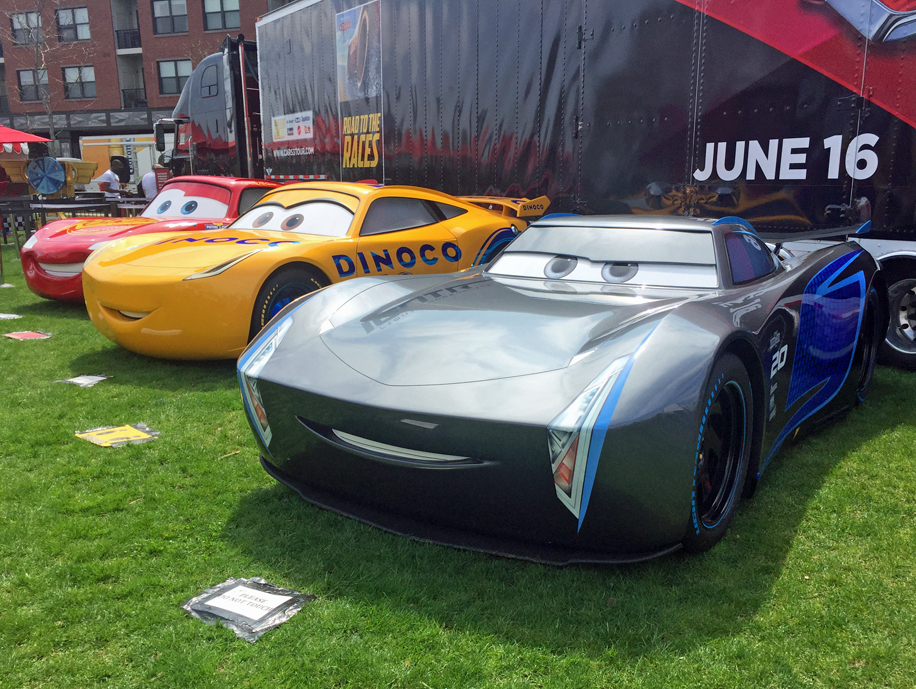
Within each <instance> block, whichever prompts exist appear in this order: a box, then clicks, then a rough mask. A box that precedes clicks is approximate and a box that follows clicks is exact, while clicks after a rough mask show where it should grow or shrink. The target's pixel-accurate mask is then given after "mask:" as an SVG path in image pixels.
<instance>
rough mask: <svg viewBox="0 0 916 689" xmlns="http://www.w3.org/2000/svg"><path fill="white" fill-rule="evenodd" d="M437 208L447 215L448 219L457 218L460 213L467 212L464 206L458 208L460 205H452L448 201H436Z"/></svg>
mask: <svg viewBox="0 0 916 689" xmlns="http://www.w3.org/2000/svg"><path fill="white" fill-rule="evenodd" d="M436 208H438V209H439V211H440V212H441V213H442V215H444V216H445V219H446V220H449V219H451V218H457V217H458V216H459V215H462V214H464V213H467V211H466V210H465V209H464V208H458V206H450V205H448V204H447V203H439V202H438V201H437V202H436Z"/></svg>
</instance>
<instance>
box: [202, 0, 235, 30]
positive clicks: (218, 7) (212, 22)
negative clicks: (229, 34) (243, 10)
mask: <svg viewBox="0 0 916 689" xmlns="http://www.w3.org/2000/svg"><path fill="white" fill-rule="evenodd" d="M240 26H241V23H240V21H239V0H204V28H206V30H207V31H213V30H215V29H237V28H239V27H240Z"/></svg>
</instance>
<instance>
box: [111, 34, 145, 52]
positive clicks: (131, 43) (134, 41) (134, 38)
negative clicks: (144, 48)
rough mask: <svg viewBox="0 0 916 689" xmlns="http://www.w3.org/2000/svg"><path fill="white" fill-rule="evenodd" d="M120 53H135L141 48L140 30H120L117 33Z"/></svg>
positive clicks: (116, 37)
mask: <svg viewBox="0 0 916 689" xmlns="http://www.w3.org/2000/svg"><path fill="white" fill-rule="evenodd" d="M115 40H116V41H117V47H118V53H119V54H123V53H121V51H122V50H130V51H135V50H137V49H139V48H140V29H118V30H117V31H115Z"/></svg>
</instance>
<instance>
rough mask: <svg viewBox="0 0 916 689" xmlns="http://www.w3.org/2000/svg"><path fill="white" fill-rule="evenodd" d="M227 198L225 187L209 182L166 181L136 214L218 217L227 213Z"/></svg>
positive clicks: (167, 217)
mask: <svg viewBox="0 0 916 689" xmlns="http://www.w3.org/2000/svg"><path fill="white" fill-rule="evenodd" d="M231 198H232V194H231V193H230V192H229V190H228V189H226V188H224V187H218V186H215V185H213V184H203V183H200V182H185V183H180V184H169V185H168V186H166V187H165V189H163V190H162V191H161V192H160V193H159V194H158V195H157V196H156V198H154V199H153V200H152V201H151V202H150V204H149V205H148V206H147V207H146V208H145V209H144V211H143V212H142V213H141V214H140V215H141V216H142V217H144V218H154V219H156V220H187V219H194V220H196V219H198V218H208V219H214V220H221V219H223V218H225V217H226V216H227V215H228V214H229V201H230V199H231Z"/></svg>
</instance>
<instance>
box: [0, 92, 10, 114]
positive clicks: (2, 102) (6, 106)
mask: <svg viewBox="0 0 916 689" xmlns="http://www.w3.org/2000/svg"><path fill="white" fill-rule="evenodd" d="M9 114H10V97H9V96H0V115H9Z"/></svg>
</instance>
